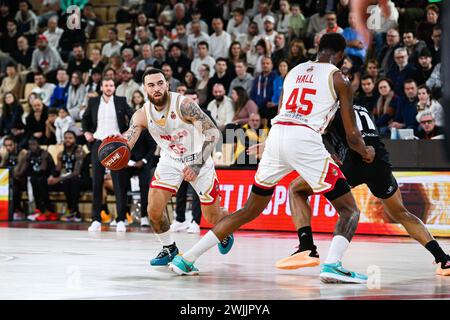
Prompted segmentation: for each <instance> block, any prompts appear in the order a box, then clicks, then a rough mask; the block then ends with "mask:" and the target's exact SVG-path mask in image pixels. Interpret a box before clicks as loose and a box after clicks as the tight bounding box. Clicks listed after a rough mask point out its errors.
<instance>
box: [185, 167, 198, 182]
mask: <svg viewBox="0 0 450 320" xmlns="http://www.w3.org/2000/svg"><path fill="white" fill-rule="evenodd" d="M183 175H184V180H185V181H187V182H192V181H195V179H197V173H196V172H195V171H194V169H192V168H191V167H189V166H186V167H184V169H183Z"/></svg>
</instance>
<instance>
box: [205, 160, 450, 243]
mask: <svg viewBox="0 0 450 320" xmlns="http://www.w3.org/2000/svg"><path fill="white" fill-rule="evenodd" d="M217 175H218V178H219V181H220V190H221V195H222V200H221V205H222V206H223V207H224V208H226V209H227V210H228V211H230V212H234V211H236V210H238V209H240V208H241V207H242V206H243V205H244V203H245V201H246V199H247V198H248V196H249V194H250V191H251V187H252V184H253V178H254V175H255V171H254V170H220V169H219V170H217ZM394 175H395V177H396V178H397V181H398V183H399V186H400V191H401V193H402V197H403V200H404V202H405V206H406V208H407V209H408V210H409V211H410V212H412V213H413V214H415V215H416V216H417V217H419V218H420V219H421V220H422V221H423V222H424V223H425V224H426V225H427V227H428V228H429V230H430V232H431V233H432V234H433V235H435V236H448V237H450V172H394ZM296 176H297V174H296V173H291V174H290V175H288V176H286V177H285V178H284V179H283V180H281V181H280V183H279V184H278V185H277V187H276V188H275V192H274V194H273V196H272V200H271V201H270V203H269V204H268V206H267V207H266V209H265V210H264V212H263V213H262V214H261V215H260V216H259V217H258V218H257V219H255V220H254V221H252V222H250V223H248V224H246V225H244V226H243V227H242V228H241V230H268V231H295V228H294V225H293V223H292V221H291V210H290V208H289V192H288V188H289V183H290V182H291V181H292V180H293V179H294V178H295V177H296ZM352 192H353V195H354V196H355V199H356V201H357V203H358V207H359V208H360V210H361V217H360V223H359V225H358V229H357V231H356V233H358V234H379V235H390V234H391V235H406V234H407V233H406V231H405V229H404V228H403V227H402V226H401V225H400V224H397V223H395V221H393V220H392V219H391V218H390V217H389V216H388V215H387V213H386V212H385V211H384V208H383V205H382V203H381V201H380V200H378V199H377V198H375V197H374V196H373V195H372V194H371V193H370V191H369V189H368V188H367V187H366V186H365V185H362V186H359V187H357V188H354V189H353V190H352ZM310 206H311V209H312V212H313V218H312V227H313V230H314V231H315V232H333V229H334V225H335V223H336V220H337V218H338V215H337V212H336V210H335V209H334V208H333V206H332V205H331V204H330V203H329V202H328V201H327V199H325V198H324V197H323V196H320V195H314V196H312V197H310ZM201 226H202V227H211V225H210V224H208V223H207V222H206V221H205V219H202V222H201Z"/></svg>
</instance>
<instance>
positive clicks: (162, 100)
mask: <svg viewBox="0 0 450 320" xmlns="http://www.w3.org/2000/svg"><path fill="white" fill-rule="evenodd" d="M168 96H169V95H168V93H167V91H164V93H163V94H162V96H159V97H158V98H156V99H155V98H154V97H152V96H149V97H148V98H149V100H150V102H151V103H153V104H154V105H155V106H157V107H163V106H165V105H166V103H167V99H168Z"/></svg>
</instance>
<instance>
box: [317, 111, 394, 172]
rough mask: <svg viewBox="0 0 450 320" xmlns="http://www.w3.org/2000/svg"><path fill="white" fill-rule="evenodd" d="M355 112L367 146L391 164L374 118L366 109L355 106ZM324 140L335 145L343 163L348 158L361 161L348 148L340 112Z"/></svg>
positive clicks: (356, 154)
mask: <svg viewBox="0 0 450 320" xmlns="http://www.w3.org/2000/svg"><path fill="white" fill-rule="evenodd" d="M353 110H354V111H355V118H356V125H357V126H358V129H359V130H360V131H361V135H362V137H363V139H364V142H365V143H366V145H368V146H372V147H373V148H374V149H375V153H376V157H378V158H379V159H381V160H383V161H385V162H387V163H389V154H388V152H387V150H386V148H385V146H384V144H383V142H381V139H380V136H379V134H378V130H377V127H376V126H375V123H374V120H373V116H372V115H371V114H370V113H369V112H368V111H367V109H366V108H364V107H361V106H357V105H354V106H353ZM324 138H325V139H327V140H328V142H329V143H330V144H332V145H333V147H334V149H335V151H336V153H337V155H338V156H339V158H340V159H341V161H344V159H345V157H346V156H350V157H357V159H361V156H360V155H359V154H358V153H356V152H355V151H353V150H351V149H350V148H349V146H348V143H347V139H346V135H345V128H344V123H343V122H342V117H341V113H340V110H338V111H337V112H336V115H335V117H334V119H333V122H332V123H331V124H330V126H329V129H328V132H327V134H326V135H325V137H324Z"/></svg>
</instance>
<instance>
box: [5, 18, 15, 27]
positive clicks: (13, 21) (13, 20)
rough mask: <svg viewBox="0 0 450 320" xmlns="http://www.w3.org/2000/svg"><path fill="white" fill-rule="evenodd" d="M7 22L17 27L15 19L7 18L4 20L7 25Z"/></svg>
mask: <svg viewBox="0 0 450 320" xmlns="http://www.w3.org/2000/svg"><path fill="white" fill-rule="evenodd" d="M8 22H12V23H14V24H15V25H16V26H17V21H16V19H14V18H8V19H7V20H6V23H8Z"/></svg>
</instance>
